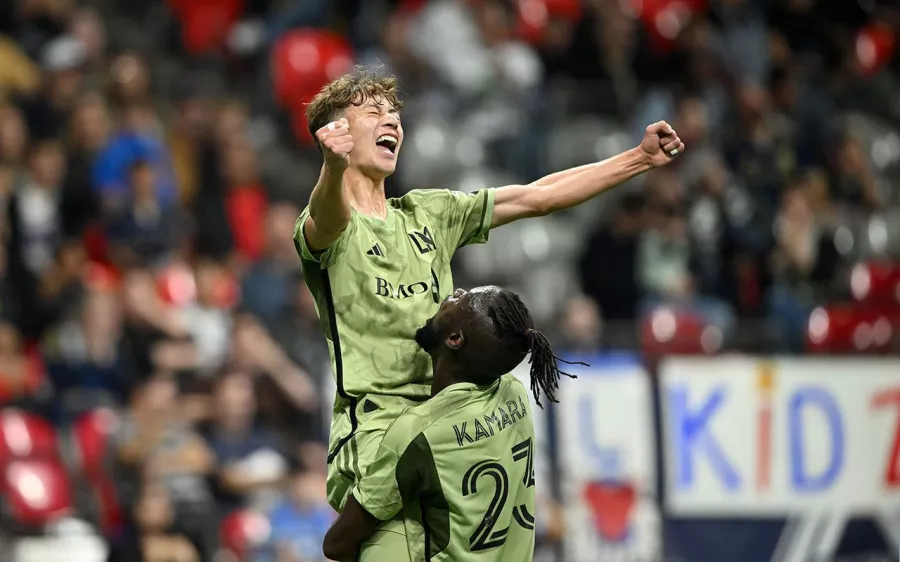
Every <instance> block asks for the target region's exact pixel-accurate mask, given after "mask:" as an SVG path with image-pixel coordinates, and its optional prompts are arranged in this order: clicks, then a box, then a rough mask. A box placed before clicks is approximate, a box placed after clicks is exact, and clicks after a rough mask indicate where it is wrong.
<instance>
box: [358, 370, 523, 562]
mask: <svg viewBox="0 0 900 562" xmlns="http://www.w3.org/2000/svg"><path fill="white" fill-rule="evenodd" d="M533 452H534V423H533V420H532V417H531V411H530V409H529V401H528V395H527V392H526V390H525V387H524V385H523V384H522V383H521V382H520V381H519V380H518V379H516V378H515V377H513V376H511V375H507V376H504V377H501V378H500V380H498V381H497V382H495V383H494V384H492V385H490V386H487V387H479V386H476V385H474V384H467V383H463V384H456V385H453V386H451V387H449V388H447V389H445V390H443V391H442V392H440V393H439V394H438V395H437V396H435V397H434V398H432V399H431V400H429V401H428V402H425V403H424V404H421V405H419V406H416V407H414V408H410V409H409V410H407V411H406V412H404V413H403V414H402V415H401V416H400V417H399V418H398V419H397V421H396V422H394V424H393V425H392V426H391V427H390V428H389V429H388V430H387V433H386V434H385V436H384V440H383V441H382V442H381V447H380V448H379V451H378V454H377V455H376V457H375V460H374V461H373V462H372V463H371V464H369V467H368V469H367V471H366V473H365V476H364V477H363V478H362V479H361V480H360V481H359V483H358V484H357V486H356V488H355V489H354V490H353V495H354V496H355V497H356V499H357V501H359V503H360V505H362V506H363V507H364V508H365V509H366V511H368V512H369V513H371V514H372V515H373V516H375V517H376V518H378V519H380V520H382V521H387V520H390V519H392V518H394V517H396V516H398V515H400V516H401V517H402V518H403V519H404V520H405V523H406V537H407V544H408V547H409V554H410V560H411V561H412V562H421V561H431V562H445V561H448V562H449V561H454V562H461V561H478V562H495V561H496V562H508V561H515V562H530V561H531V560H532V557H533V555H534V513H535V512H534V491H535V490H534V485H535V483H534V459H533Z"/></svg>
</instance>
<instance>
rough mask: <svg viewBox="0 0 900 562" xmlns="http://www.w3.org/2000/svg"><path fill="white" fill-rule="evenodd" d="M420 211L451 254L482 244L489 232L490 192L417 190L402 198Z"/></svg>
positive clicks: (484, 190) (492, 192)
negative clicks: (429, 219)
mask: <svg viewBox="0 0 900 562" xmlns="http://www.w3.org/2000/svg"><path fill="white" fill-rule="evenodd" d="M406 197H408V198H410V202H411V204H412V205H414V206H416V207H417V208H422V209H424V210H425V211H426V212H427V213H428V215H429V217H431V224H432V225H433V227H434V229H435V230H436V232H435V237H436V238H437V239H438V240H440V242H441V243H442V244H444V245H445V246H447V247H452V248H453V249H454V250H456V249H459V248H462V247H463V246H468V245H469V244H484V243H485V242H487V239H488V233H489V232H490V230H491V219H492V217H493V213H494V190H493V189H482V190H480V191H476V192H474V193H463V192H461V191H451V190H449V189H421V190H419V189H417V190H413V191H411V192H409V193H408V194H407V195H406V196H405V197H404V198H406Z"/></svg>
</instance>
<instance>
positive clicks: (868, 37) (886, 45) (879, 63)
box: [856, 22, 897, 76]
mask: <svg viewBox="0 0 900 562" xmlns="http://www.w3.org/2000/svg"><path fill="white" fill-rule="evenodd" d="M896 45H897V40H896V37H895V36H894V32H893V31H892V30H891V28H890V26H888V25H887V24H886V23H883V22H875V23H872V24H870V25H868V26H866V27H864V28H862V29H860V30H859V31H858V32H857V34H856V62H857V64H858V65H859V69H860V70H862V72H863V74H864V75H866V76H874V75H875V74H877V73H878V71H879V70H881V69H882V68H884V67H885V65H886V64H887V63H888V62H890V61H891V58H892V57H893V56H894V51H895V48H896Z"/></svg>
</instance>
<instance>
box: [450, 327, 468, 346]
mask: <svg viewBox="0 0 900 562" xmlns="http://www.w3.org/2000/svg"><path fill="white" fill-rule="evenodd" d="M465 343H466V339H465V337H464V336H463V333H462V330H460V331H458V332H453V333H451V334H450V335H449V336H447V347H449V348H450V349H453V350H457V349H459V348H461V347H462V346H463V345H464V344H465Z"/></svg>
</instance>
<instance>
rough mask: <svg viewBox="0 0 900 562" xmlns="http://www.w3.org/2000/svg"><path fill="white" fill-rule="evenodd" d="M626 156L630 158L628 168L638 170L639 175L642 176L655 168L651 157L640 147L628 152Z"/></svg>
mask: <svg viewBox="0 0 900 562" xmlns="http://www.w3.org/2000/svg"><path fill="white" fill-rule="evenodd" d="M625 155H626V157H627V158H628V164H629V166H628V167H629V168H633V169H636V170H637V173H638V174H642V173H644V172H646V171H648V170H650V169H651V168H653V167H654V166H653V161H652V159H651V158H650V155H649V154H647V151H646V150H644V149H643V148H641V147H640V146H636V147H634V148H632V149H631V150H628V151H626V152H625Z"/></svg>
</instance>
